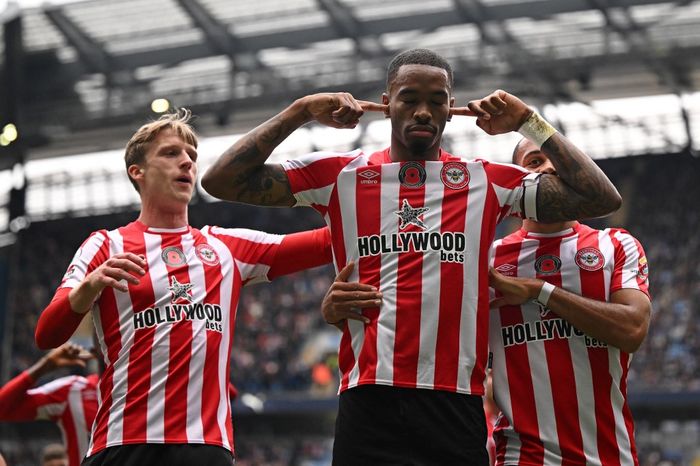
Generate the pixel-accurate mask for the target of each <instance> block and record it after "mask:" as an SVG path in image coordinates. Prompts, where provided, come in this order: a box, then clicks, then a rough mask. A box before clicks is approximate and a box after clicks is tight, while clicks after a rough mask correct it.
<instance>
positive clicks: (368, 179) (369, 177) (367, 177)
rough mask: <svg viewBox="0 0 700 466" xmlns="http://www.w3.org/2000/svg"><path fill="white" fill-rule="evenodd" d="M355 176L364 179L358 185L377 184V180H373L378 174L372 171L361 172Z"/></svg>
mask: <svg viewBox="0 0 700 466" xmlns="http://www.w3.org/2000/svg"><path fill="white" fill-rule="evenodd" d="M357 176H359V177H361V178H364V179H363V180H360V184H377V183H379V180H375V178H377V177H378V176H379V172H377V171H374V170H363V171H361V172H358V173H357Z"/></svg>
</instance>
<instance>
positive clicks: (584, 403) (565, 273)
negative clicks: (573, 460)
mask: <svg viewBox="0 0 700 466" xmlns="http://www.w3.org/2000/svg"><path fill="white" fill-rule="evenodd" d="M578 240H579V235H578V234H576V235H572V236H569V237H567V238H565V239H564V240H563V241H562V244H561V248H560V254H559V257H561V259H562V267H561V279H562V288H564V289H565V290H568V291H570V292H572V293H575V294H577V295H581V273H582V272H581V269H580V268H579V267H578V266H577V265H576V261H575V257H576V251H577V250H578ZM569 351H571V363H572V365H573V369H574V378H575V380H576V386H575V387H572V388H571V389H572V390H576V395H577V396H576V401H577V406H578V421H579V428H580V429H581V438H582V442H583V453H584V455H585V456H586V461H587V462H588V463H590V464H598V463H599V462H600V459H599V458H598V429H597V426H596V420H595V397H594V394H593V378H592V374H593V373H592V369H591V361H590V359H589V358H588V349H587V348H586V344H585V340H584V337H579V336H575V335H574V336H572V337H571V338H569Z"/></svg>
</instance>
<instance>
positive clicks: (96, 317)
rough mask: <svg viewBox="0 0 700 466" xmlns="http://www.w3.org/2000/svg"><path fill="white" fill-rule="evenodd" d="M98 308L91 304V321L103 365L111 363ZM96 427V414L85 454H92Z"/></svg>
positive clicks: (99, 398)
mask: <svg viewBox="0 0 700 466" xmlns="http://www.w3.org/2000/svg"><path fill="white" fill-rule="evenodd" d="M100 312H101V311H100V308H99V306H97V304H95V305H93V307H92V312H91V314H92V323H93V325H94V326H95V333H96V334H97V341H98V342H99V344H100V351H101V352H102V359H103V360H104V363H105V367H107V366H109V365H110V364H111V362H110V360H109V354H108V353H107V345H106V344H105V336H104V332H103V331H102V319H101V315H100ZM102 383H103V380H102V376H100V379H99V382H98V384H97V413H96V414H99V412H100V410H101V408H102V406H103V405H102ZM96 427H97V415H96V416H95V419H94V420H93V422H92V427H91V429H90V443H89V444H88V451H87V454H88V455H91V454H92V449H93V447H94V441H95V435H94V434H95V428H96Z"/></svg>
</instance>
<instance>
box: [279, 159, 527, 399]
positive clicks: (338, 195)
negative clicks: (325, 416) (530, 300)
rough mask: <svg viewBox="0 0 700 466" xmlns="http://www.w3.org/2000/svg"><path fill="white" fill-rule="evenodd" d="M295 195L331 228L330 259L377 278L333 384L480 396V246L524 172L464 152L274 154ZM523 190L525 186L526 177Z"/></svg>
mask: <svg viewBox="0 0 700 466" xmlns="http://www.w3.org/2000/svg"><path fill="white" fill-rule="evenodd" d="M283 166H284V169H285V170H286V173H287V177H288V178H289V183H290V186H291V189H292V192H293V193H294V196H295V197H296V199H297V205H307V206H312V207H313V208H314V209H316V210H317V211H319V212H320V213H321V214H322V215H323V216H324V218H325V220H326V223H327V224H328V226H329V227H330V229H331V236H332V238H333V253H334V259H335V263H336V268H337V269H340V268H342V267H343V266H344V265H345V264H346V263H347V262H349V261H355V263H356V267H355V269H354V271H353V276H352V277H351V278H350V280H359V281H360V282H362V283H367V284H371V285H374V286H376V287H377V288H379V289H380V290H381V292H382V294H383V303H382V305H381V307H380V308H370V309H364V310H363V314H364V315H365V316H367V317H369V318H370V320H371V322H370V323H369V324H367V325H365V324H363V323H362V322H359V321H355V320H348V325H347V326H346V328H345V330H344V332H343V336H342V337H341V342H340V349H339V368H340V372H341V382H340V389H339V391H340V392H342V391H344V390H346V389H348V388H351V387H355V386H357V385H363V384H379V385H392V386H397V387H412V388H425V389H436V390H448V391H452V392H459V393H468V394H475V395H482V394H483V393H484V374H485V367H486V361H487V354H488V346H487V343H488V342H487V340H488V306H489V304H488V277H487V271H488V251H489V247H490V245H491V241H492V240H493V237H494V232H495V228H496V224H497V223H498V222H499V221H500V220H501V219H502V218H504V217H505V216H507V215H510V214H514V213H519V211H520V202H519V201H520V199H521V197H522V196H523V195H524V189H525V188H524V187H523V186H524V184H525V182H524V181H523V180H524V178H525V177H526V176H528V172H527V171H525V170H523V169H521V168H520V167H516V166H514V165H504V164H497V163H489V162H487V161H483V160H473V161H466V160H462V159H460V158H457V157H455V156H453V155H450V154H448V153H446V152H444V151H441V153H440V158H439V160H437V161H429V162H414V161H411V162H401V163H394V162H392V161H391V159H390V157H389V149H386V150H384V151H382V152H377V153H374V154H371V155H367V154H364V153H363V152H362V151H360V150H356V151H353V152H350V153H341V154H338V153H315V154H309V155H307V156H304V157H302V158H300V159H298V160H292V161H288V162H286V163H284V164H283ZM528 190H529V188H528Z"/></svg>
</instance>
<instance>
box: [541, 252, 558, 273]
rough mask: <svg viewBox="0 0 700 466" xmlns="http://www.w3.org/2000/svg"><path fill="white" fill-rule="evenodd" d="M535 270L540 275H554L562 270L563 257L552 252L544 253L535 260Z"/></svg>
mask: <svg viewBox="0 0 700 466" xmlns="http://www.w3.org/2000/svg"><path fill="white" fill-rule="evenodd" d="M535 270H536V271H537V273H539V274H540V275H554V274H555V273H557V272H559V270H561V259H559V258H558V257H557V256H555V255H552V254H544V255H542V256H540V257H538V258H537V260H535Z"/></svg>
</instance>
